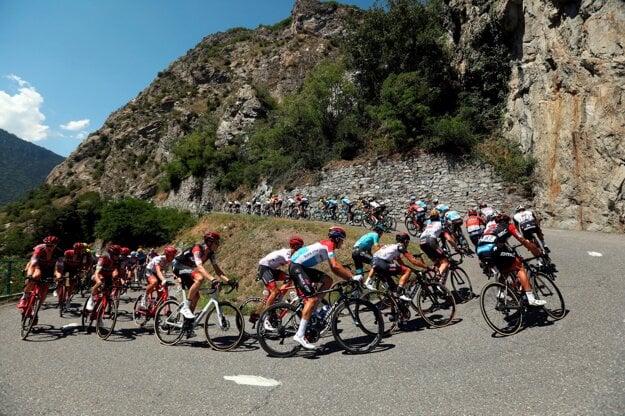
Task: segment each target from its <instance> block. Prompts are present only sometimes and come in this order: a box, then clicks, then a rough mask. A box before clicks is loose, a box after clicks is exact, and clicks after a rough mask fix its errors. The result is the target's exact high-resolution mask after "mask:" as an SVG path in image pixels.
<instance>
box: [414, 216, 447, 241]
mask: <svg viewBox="0 0 625 416" xmlns="http://www.w3.org/2000/svg"><path fill="white" fill-rule="evenodd" d="M445 232H447V230H446V229H445V227H444V226H443V224H442V223H441V222H440V221H428V222H427V225H426V226H425V229H424V230H423V232H422V233H421V236H420V240H419V242H420V243H421V244H423V243H425V242H426V240H427V239H428V238H435V239H438V238H440V236H441V234H443V233H445Z"/></svg>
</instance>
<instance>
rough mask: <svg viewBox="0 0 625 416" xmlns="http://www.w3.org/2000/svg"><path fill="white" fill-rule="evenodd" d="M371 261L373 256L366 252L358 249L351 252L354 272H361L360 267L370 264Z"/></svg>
mask: <svg viewBox="0 0 625 416" xmlns="http://www.w3.org/2000/svg"><path fill="white" fill-rule="evenodd" d="M372 259H373V256H372V255H371V254H370V253H369V252H368V251H364V250H361V249H359V248H355V249H354V250H353V251H352V260H354V266H356V270H362V266H363V265H364V264H371V260H372Z"/></svg>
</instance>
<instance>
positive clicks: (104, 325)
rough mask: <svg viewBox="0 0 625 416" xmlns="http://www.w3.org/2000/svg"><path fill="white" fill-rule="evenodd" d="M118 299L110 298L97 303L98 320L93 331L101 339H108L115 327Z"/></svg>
mask: <svg viewBox="0 0 625 416" xmlns="http://www.w3.org/2000/svg"><path fill="white" fill-rule="evenodd" d="M118 307H119V299H110V300H108V299H107V300H106V301H104V300H103V301H102V302H100V305H98V321H97V322H96V324H95V332H96V333H97V334H98V336H99V337H100V338H101V339H108V337H110V336H111V334H112V333H113V330H114V329H115V323H116V322H117V311H118Z"/></svg>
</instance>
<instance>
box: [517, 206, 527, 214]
mask: <svg viewBox="0 0 625 416" xmlns="http://www.w3.org/2000/svg"><path fill="white" fill-rule="evenodd" d="M521 211H525V207H524V206H523V205H519V206H518V207H516V212H521Z"/></svg>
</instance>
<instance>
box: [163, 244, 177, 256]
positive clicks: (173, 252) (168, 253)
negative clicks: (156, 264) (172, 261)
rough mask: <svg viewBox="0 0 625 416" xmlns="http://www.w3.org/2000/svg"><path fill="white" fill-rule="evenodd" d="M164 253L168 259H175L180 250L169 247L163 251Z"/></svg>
mask: <svg viewBox="0 0 625 416" xmlns="http://www.w3.org/2000/svg"><path fill="white" fill-rule="evenodd" d="M163 253H165V256H166V257H174V256H175V255H176V254H177V253H178V250H176V248H175V247H172V246H167V247H165V249H164V250H163Z"/></svg>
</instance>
